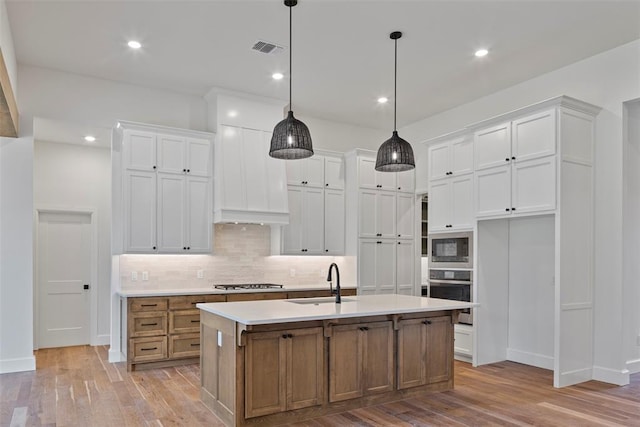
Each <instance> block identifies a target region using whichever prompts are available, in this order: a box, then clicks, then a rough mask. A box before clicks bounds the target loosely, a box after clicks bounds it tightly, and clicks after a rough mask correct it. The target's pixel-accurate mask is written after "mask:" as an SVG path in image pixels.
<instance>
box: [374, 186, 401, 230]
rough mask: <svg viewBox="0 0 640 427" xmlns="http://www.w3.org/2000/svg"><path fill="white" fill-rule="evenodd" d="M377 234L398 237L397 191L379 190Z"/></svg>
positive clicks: (377, 198)
mask: <svg viewBox="0 0 640 427" xmlns="http://www.w3.org/2000/svg"><path fill="white" fill-rule="evenodd" d="M376 234H377V235H378V237H391V238H395V237H396V193H392V192H378V194H377V197H376Z"/></svg>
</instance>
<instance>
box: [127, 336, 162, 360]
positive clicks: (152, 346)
mask: <svg viewBox="0 0 640 427" xmlns="http://www.w3.org/2000/svg"><path fill="white" fill-rule="evenodd" d="M166 358H167V337H166V336H164V337H149V338H132V339H131V340H129V359H130V360H131V361H132V362H151V361H156V360H163V359H166Z"/></svg>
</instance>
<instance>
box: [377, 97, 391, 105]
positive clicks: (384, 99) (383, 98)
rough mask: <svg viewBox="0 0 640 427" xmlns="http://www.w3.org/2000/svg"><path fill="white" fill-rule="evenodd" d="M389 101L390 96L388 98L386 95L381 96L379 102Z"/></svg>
mask: <svg viewBox="0 0 640 427" xmlns="http://www.w3.org/2000/svg"><path fill="white" fill-rule="evenodd" d="M387 101H389V98H387V97H386V96H381V97H380V98H378V104H385V103H386V102H387Z"/></svg>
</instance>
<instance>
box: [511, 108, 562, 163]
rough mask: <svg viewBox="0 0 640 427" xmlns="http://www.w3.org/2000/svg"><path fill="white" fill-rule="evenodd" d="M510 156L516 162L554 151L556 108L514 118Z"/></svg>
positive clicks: (548, 154) (550, 153) (546, 154)
mask: <svg viewBox="0 0 640 427" xmlns="http://www.w3.org/2000/svg"><path fill="white" fill-rule="evenodd" d="M512 132H513V135H512V148H511V151H512V153H511V154H512V156H513V157H515V159H514V160H515V161H516V162H522V161H526V160H531V159H537V158H540V157H544V156H550V155H553V154H555V153H556V110H555V109H552V110H548V111H544V112H542V113H537V114H534V115H531V116H528V117H523V118H521V119H518V120H514V121H513V124H512Z"/></svg>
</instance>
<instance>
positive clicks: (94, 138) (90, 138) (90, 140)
mask: <svg viewBox="0 0 640 427" xmlns="http://www.w3.org/2000/svg"><path fill="white" fill-rule="evenodd" d="M84 140H85V141H87V142H96V137H95V136H92V135H87V136H85V137H84Z"/></svg>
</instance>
